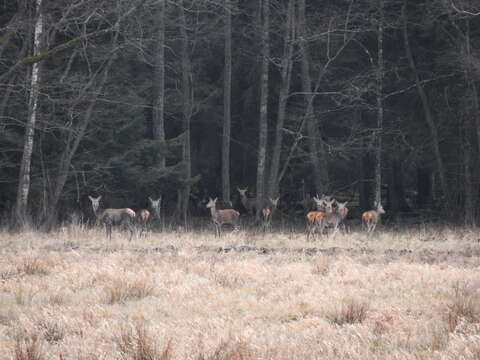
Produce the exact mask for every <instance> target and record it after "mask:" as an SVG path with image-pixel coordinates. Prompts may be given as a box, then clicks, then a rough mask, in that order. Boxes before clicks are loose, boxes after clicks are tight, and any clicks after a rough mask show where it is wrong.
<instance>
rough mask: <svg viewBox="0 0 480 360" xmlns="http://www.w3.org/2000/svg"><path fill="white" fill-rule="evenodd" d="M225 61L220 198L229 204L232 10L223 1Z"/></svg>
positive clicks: (228, 0) (229, 4)
mask: <svg viewBox="0 0 480 360" xmlns="http://www.w3.org/2000/svg"><path fill="white" fill-rule="evenodd" d="M224 32H225V59H224V82H223V134H222V198H223V201H225V202H226V203H230V136H231V102H232V100H231V96H232V8H231V2H230V0H225V25H224Z"/></svg>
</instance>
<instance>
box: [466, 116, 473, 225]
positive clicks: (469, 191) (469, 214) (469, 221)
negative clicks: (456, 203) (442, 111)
mask: <svg viewBox="0 0 480 360" xmlns="http://www.w3.org/2000/svg"><path fill="white" fill-rule="evenodd" d="M463 130H464V131H463V136H464V138H463V169H464V187H465V192H464V209H465V218H464V219H465V226H475V201H474V191H473V183H472V170H471V163H472V144H471V141H470V134H471V131H472V129H471V126H470V117H469V115H468V114H466V115H465V119H464V124H463Z"/></svg>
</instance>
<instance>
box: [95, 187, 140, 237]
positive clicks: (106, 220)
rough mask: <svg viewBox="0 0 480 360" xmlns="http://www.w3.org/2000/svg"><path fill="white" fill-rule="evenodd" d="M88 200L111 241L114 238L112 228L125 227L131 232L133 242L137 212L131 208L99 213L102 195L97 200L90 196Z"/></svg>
mask: <svg viewBox="0 0 480 360" xmlns="http://www.w3.org/2000/svg"><path fill="white" fill-rule="evenodd" d="M88 198H89V199H90V201H91V202H92V208H93V213H94V214H95V216H96V217H97V219H98V221H100V222H102V223H103V224H104V225H105V230H106V233H107V237H108V238H109V239H111V238H112V228H113V227H114V226H118V225H125V226H126V227H127V228H128V230H129V232H130V237H129V240H132V236H133V233H134V231H135V229H134V224H133V222H134V221H135V211H133V210H132V209H129V208H124V209H105V210H103V211H99V207H100V199H101V198H102V196H101V195H100V196H99V197H98V198H96V199H95V198H93V197H91V196H88Z"/></svg>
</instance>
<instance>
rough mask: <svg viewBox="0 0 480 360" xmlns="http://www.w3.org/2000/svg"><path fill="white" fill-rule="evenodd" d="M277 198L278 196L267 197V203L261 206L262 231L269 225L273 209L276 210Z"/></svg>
mask: <svg viewBox="0 0 480 360" xmlns="http://www.w3.org/2000/svg"><path fill="white" fill-rule="evenodd" d="M279 200H280V198H279V197H277V198H276V199H272V198H268V201H269V203H268V204H267V205H266V206H264V207H263V209H262V226H263V231H266V230H267V228H269V227H270V222H271V220H272V216H273V214H274V213H275V210H277V207H278V201H279Z"/></svg>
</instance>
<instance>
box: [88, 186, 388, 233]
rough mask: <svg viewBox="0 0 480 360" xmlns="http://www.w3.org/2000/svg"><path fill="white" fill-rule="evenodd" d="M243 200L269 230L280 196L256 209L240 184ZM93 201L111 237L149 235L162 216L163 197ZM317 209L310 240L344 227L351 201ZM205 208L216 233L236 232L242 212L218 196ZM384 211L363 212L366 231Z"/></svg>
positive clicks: (317, 200)
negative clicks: (126, 204) (134, 204)
mask: <svg viewBox="0 0 480 360" xmlns="http://www.w3.org/2000/svg"><path fill="white" fill-rule="evenodd" d="M237 191H238V193H239V195H240V200H241V203H242V205H243V207H244V208H245V210H246V211H247V213H248V214H250V215H254V214H257V211H258V214H259V217H260V220H261V228H262V229H263V231H264V232H265V231H267V230H268V229H269V228H270V225H271V220H272V217H273V215H274V213H275V211H276V210H277V207H278V204H279V200H280V198H279V197H277V198H276V199H272V198H268V199H267V201H266V202H265V203H264V204H261V206H259V207H258V209H257V200H256V198H250V197H248V196H247V191H248V188H245V189H241V188H238V187H237ZM88 198H89V199H90V201H91V204H92V209H93V213H94V214H95V217H96V219H97V221H98V222H100V223H101V224H103V225H104V226H105V230H106V234H107V237H108V238H111V237H112V229H113V227H114V226H119V225H123V226H124V227H126V228H127V229H128V231H129V239H130V240H131V239H132V237H133V235H134V234H135V233H137V234H138V236H140V237H141V236H146V235H147V232H148V223H149V221H151V220H152V219H160V207H161V201H162V197H161V196H160V197H159V198H158V199H156V200H154V199H152V198H151V197H148V203H149V209H140V210H138V211H137V212H135V211H133V210H132V209H130V208H123V209H110V208H108V209H103V210H102V209H101V208H100V200H101V198H102V196H98V197H97V198H94V197H92V196H88ZM312 200H313V203H314V207H315V208H316V210H313V211H309V212H308V213H307V215H306V219H307V241H308V240H309V239H310V238H311V237H314V236H315V235H316V234H317V233H318V234H320V235H323V234H325V233H327V234H329V233H330V234H331V236H334V235H335V234H336V233H337V231H338V230H339V229H340V228H341V227H343V228H345V222H344V221H345V219H346V217H347V215H348V212H349V209H348V208H347V204H348V201H346V202H343V203H342V202H340V201H337V200H335V199H334V198H332V197H331V196H327V195H322V196H321V197H319V196H318V195H317V196H314V197H313V198H312ZM205 207H206V208H207V209H209V210H210V215H211V217H212V222H213V224H214V226H215V236H220V235H221V232H222V226H223V225H230V226H232V227H233V230H234V231H238V230H239V222H240V213H239V212H238V211H237V210H234V209H221V210H217V198H215V199H212V198H209V199H208V201H206V204H205ZM382 214H385V210H384V209H383V207H382V204H381V203H376V204H375V209H374V210H369V211H366V212H364V213H363V214H362V225H363V227H364V228H365V230H366V232H367V234H368V235H369V236H370V235H372V234H373V233H374V231H375V228H376V226H377V223H378V221H379V220H380V217H381V215H382Z"/></svg>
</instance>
